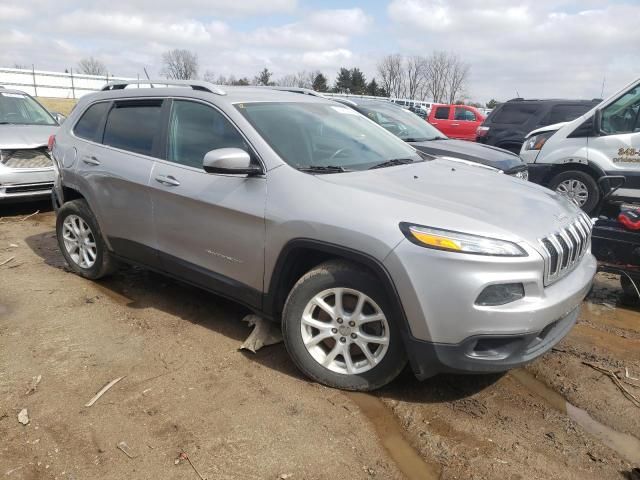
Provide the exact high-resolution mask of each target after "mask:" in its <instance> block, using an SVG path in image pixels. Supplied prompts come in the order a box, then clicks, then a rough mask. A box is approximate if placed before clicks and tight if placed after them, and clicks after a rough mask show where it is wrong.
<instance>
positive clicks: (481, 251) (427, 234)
mask: <svg viewBox="0 0 640 480" xmlns="http://www.w3.org/2000/svg"><path fill="white" fill-rule="evenodd" d="M400 230H402V233H404V235H405V237H407V239H408V240H409V241H410V242H412V243H415V244H416V245H420V246H421V247H426V248H434V249H436V250H447V251H449V252H460V253H472V254H475V255H493V256H498V257H526V256H527V252H525V251H524V250H523V249H522V248H521V247H520V246H519V245H517V244H515V243H513V242H509V241H507V240H499V239H497V238H488V237H481V236H479V235H471V234H468V233H461V232H454V231H452V230H443V229H440V228H433V227H424V226H422V225H412V224H410V223H405V222H402V223H401V224H400Z"/></svg>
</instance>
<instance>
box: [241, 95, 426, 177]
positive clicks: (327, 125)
mask: <svg viewBox="0 0 640 480" xmlns="http://www.w3.org/2000/svg"><path fill="white" fill-rule="evenodd" d="M236 108H237V109H238V110H239V111H240V113H242V115H243V116H244V117H245V118H246V119H247V120H248V121H249V122H250V123H251V125H253V127H254V128H255V129H256V130H258V132H259V133H260V135H261V136H262V137H263V138H264V139H265V140H266V142H267V143H268V144H269V145H270V146H271V147H272V148H273V149H274V150H275V151H276V152H277V153H278V155H280V157H281V158H282V159H283V160H284V161H285V162H287V163H288V164H289V165H291V166H293V167H295V168H299V169H305V168H310V167H316V168H317V167H320V168H326V167H332V170H329V171H326V172H325V173H333V171H335V170H338V169H344V170H345V171H347V170H365V169H367V168H371V167H372V166H376V165H380V164H382V163H384V162H389V161H390V160H407V161H408V162H412V161H422V160H423V157H421V156H420V155H418V153H417V152H416V150H415V149H413V148H412V147H410V146H409V145H407V144H405V143H403V142H401V141H399V140H398V139H397V138H395V137H394V136H393V135H391V134H389V133H387V132H386V131H384V130H383V129H382V128H380V127H379V126H377V125H376V124H375V123H373V122H371V121H369V120H367V119H366V118H365V117H363V116H362V115H360V114H359V113H358V112H356V111H355V110H352V109H351V108H348V107H345V106H342V105H337V104H336V105H330V104H326V103H306V102H291V103H289V102H282V103H280V102H269V103H241V104H238V105H236ZM408 162H407V163H408ZM388 166H392V165H391V164H389V165H388ZM335 167H338V168H335ZM318 170H319V169H318Z"/></svg>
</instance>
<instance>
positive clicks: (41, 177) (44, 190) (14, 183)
mask: <svg viewBox="0 0 640 480" xmlns="http://www.w3.org/2000/svg"><path fill="white" fill-rule="evenodd" d="M53 176H54V170H53V167H49V168H38V169H35V168H34V169H31V168H25V169H9V168H3V169H0V202H5V201H11V200H24V199H28V198H33V197H42V196H46V195H50V194H51V189H52V187H53Z"/></svg>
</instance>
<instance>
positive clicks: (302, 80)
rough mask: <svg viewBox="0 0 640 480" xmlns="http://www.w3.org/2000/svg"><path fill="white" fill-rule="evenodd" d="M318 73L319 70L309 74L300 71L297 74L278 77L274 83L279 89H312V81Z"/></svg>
mask: <svg viewBox="0 0 640 480" xmlns="http://www.w3.org/2000/svg"><path fill="white" fill-rule="evenodd" d="M319 73H320V71H319V70H316V71H311V72H308V71H306V70H302V71H301V72H298V73H289V74H287V75H285V76H283V77H280V78H279V79H278V81H277V82H276V85H278V86H280V87H297V88H313V81H314V80H315V79H316V77H317V76H318V74H319Z"/></svg>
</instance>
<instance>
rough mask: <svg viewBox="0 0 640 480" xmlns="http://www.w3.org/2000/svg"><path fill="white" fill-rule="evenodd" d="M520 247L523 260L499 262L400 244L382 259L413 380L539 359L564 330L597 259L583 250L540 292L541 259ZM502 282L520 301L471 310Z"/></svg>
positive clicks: (503, 367)
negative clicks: (516, 288)
mask: <svg viewBox="0 0 640 480" xmlns="http://www.w3.org/2000/svg"><path fill="white" fill-rule="evenodd" d="M524 247H525V246H524V245H523V248H524ZM526 249H527V252H528V254H529V255H528V256H527V257H518V258H504V257H502V258H501V257H486V256H479V255H465V254H459V253H453V252H442V251H437V250H429V249H425V248H422V247H419V246H416V245H413V244H411V243H410V242H408V241H403V242H401V243H400V245H398V247H396V249H395V250H394V251H393V252H392V253H391V254H390V255H389V256H388V257H387V259H386V260H385V266H386V267H387V269H388V271H389V273H390V274H391V276H392V278H393V279H394V281H395V283H396V288H397V290H398V293H399V296H400V300H401V302H402V306H403V309H404V312H405V316H406V318H407V323H408V328H407V330H408V332H407V335H406V338H405V344H406V348H407V351H408V354H409V357H410V360H411V363H412V366H413V368H414V371H415V372H416V374H417V375H418V376H420V377H423V378H425V377H427V376H430V375H433V374H435V373H438V372H448V371H451V372H453V371H456V372H491V371H501V370H507V369H509V368H513V367H514V366H518V365H522V364H524V363H527V362H530V361H532V360H533V359H535V358H536V357H538V356H540V355H542V354H543V353H545V352H546V351H547V350H549V349H550V348H551V347H552V346H553V345H554V344H555V343H557V342H558V341H560V339H562V337H564V335H566V334H567V333H568V332H569V330H570V329H571V327H572V326H573V324H574V323H575V320H576V318H577V315H578V307H579V305H580V303H581V302H582V300H583V299H584V297H585V296H586V294H587V293H588V292H589V289H590V288H591V282H592V280H593V276H594V275H595V272H596V261H595V258H594V257H593V255H591V253H590V252H587V253H586V254H585V255H584V256H583V258H582V259H581V260H580V262H579V263H578V264H577V265H576V266H575V268H574V270H573V271H571V273H569V274H568V275H567V276H565V277H564V278H562V279H561V280H558V281H557V282H555V283H553V284H552V285H550V286H546V287H545V286H544V285H543V278H542V277H543V275H542V272H543V271H544V261H543V259H542V256H541V255H540V254H539V253H537V252H536V251H535V250H533V249H531V248H530V247H526ZM502 283H521V284H522V285H523V286H524V292H525V296H524V298H522V299H520V300H516V301H514V302H511V303H507V304H505V305H498V306H479V305H476V304H475V301H476V299H477V298H478V296H479V294H480V293H481V292H482V291H483V290H484V289H485V288H486V287H487V286H489V285H492V284H502Z"/></svg>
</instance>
